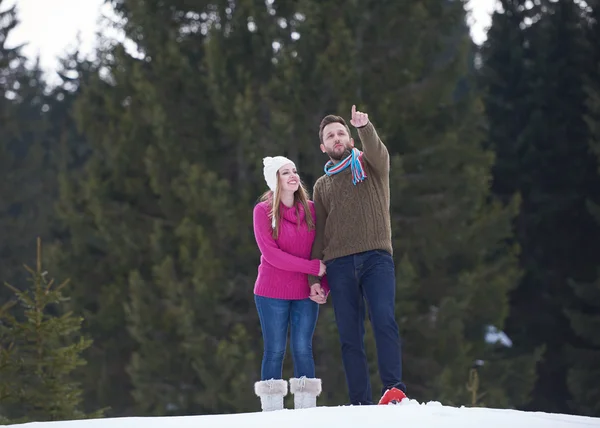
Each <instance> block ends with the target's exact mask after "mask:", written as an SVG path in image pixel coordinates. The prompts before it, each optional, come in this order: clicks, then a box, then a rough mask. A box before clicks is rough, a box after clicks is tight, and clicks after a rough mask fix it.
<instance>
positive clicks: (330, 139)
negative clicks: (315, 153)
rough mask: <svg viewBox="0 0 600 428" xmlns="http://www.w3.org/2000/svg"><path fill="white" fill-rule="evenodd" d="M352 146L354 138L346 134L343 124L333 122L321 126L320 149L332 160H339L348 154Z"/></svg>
mask: <svg viewBox="0 0 600 428" xmlns="http://www.w3.org/2000/svg"><path fill="white" fill-rule="evenodd" d="M353 147H354V140H353V139H352V138H350V135H348V130H347V129H346V127H345V126H344V125H342V124H341V123H338V122H333V123H330V124H328V125H326V126H325V127H324V128H323V141H322V142H321V150H322V151H323V153H327V155H329V158H330V159H331V160H333V161H341V160H342V159H344V158H345V157H346V156H348V155H349V154H350V150H352V148H353Z"/></svg>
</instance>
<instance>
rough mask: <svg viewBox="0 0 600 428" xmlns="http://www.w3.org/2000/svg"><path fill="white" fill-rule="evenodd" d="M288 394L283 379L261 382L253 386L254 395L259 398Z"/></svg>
mask: <svg viewBox="0 0 600 428" xmlns="http://www.w3.org/2000/svg"><path fill="white" fill-rule="evenodd" d="M287 392H288V384H287V382H286V381H285V380H283V379H269V380H261V381H259V382H256V383H255V384H254V393H255V394H256V395H257V396H259V397H262V396H265V395H281V396H285V395H286V394H287Z"/></svg>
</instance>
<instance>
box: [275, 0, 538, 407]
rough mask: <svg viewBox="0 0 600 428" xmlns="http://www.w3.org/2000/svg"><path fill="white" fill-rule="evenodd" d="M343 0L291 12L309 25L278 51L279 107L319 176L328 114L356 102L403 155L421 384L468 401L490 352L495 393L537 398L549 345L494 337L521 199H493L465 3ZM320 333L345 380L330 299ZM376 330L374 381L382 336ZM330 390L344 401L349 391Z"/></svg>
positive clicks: (325, 366)
mask: <svg viewBox="0 0 600 428" xmlns="http://www.w3.org/2000/svg"><path fill="white" fill-rule="evenodd" d="M337 10H338V6H337V5H335V4H333V3H332V2H324V1H319V2H316V1H314V2H312V1H304V2H300V3H299V6H298V9H297V10H296V13H297V14H294V15H292V16H293V17H294V19H293V20H292V21H291V22H293V29H291V30H290V31H296V32H297V33H298V34H299V37H295V38H294V37H290V38H289V39H285V40H284V41H283V42H282V45H283V49H282V51H281V53H279V54H278V55H277V56H276V59H277V60H278V61H279V64H282V68H283V69H282V71H280V74H278V75H277V78H278V81H277V82H276V83H277V85H275V87H276V88H277V89H279V90H280V91H281V94H280V93H277V94H274V97H277V95H280V96H281V98H280V99H279V98H275V100H276V101H277V104H276V106H277V107H276V108H274V109H273V110H275V111H277V112H278V116H277V117H278V119H279V122H278V123H279V124H280V125H279V126H280V129H283V130H285V134H284V135H285V136H286V137H287V138H289V139H292V138H293V140H294V141H299V142H300V143H299V145H302V146H301V147H305V148H304V149H302V150H300V151H299V152H300V153H299V158H300V159H308V160H310V161H308V162H306V163H308V168H312V170H311V172H313V171H314V173H315V176H318V175H320V172H318V171H321V170H322V165H323V163H324V161H325V160H324V159H322V160H316V162H317V163H316V164H315V165H314V166H313V162H314V161H313V160H312V159H318V158H316V157H315V155H314V153H315V152H317V145H318V141H317V137H316V135H317V134H316V131H317V127H318V123H319V120H320V119H321V118H322V117H323V116H324V115H325V114H327V113H334V114H341V115H347V113H346V112H349V111H350V106H351V105H352V104H356V105H357V106H358V108H359V109H361V110H363V111H366V112H368V113H369V117H370V118H372V120H373V121H374V124H375V126H376V127H377V128H378V130H379V132H380V135H381V137H382V139H383V141H384V142H385V143H386V144H387V146H388V148H389V150H390V153H391V154H392V171H393V172H392V179H391V183H392V207H391V210H392V219H393V235H394V247H395V254H396V261H397V270H398V275H397V279H398V280H397V284H398V316H399V317H400V325H401V329H402V333H403V343H404V359H405V369H404V371H405V378H406V382H407V384H408V385H409V392H410V395H411V396H412V397H414V398H417V399H419V400H428V399H434V400H441V401H443V402H445V403H453V404H462V403H470V396H469V391H468V390H467V389H466V388H465V387H463V385H465V383H466V381H467V379H468V375H469V370H470V368H471V366H472V364H473V362H474V361H475V360H477V359H480V358H481V359H485V360H486V364H485V365H484V367H483V368H482V369H481V370H480V376H481V380H482V381H481V390H482V391H483V392H484V393H485V394H486V395H485V400H486V404H489V405H502V406H504V405H510V406H515V405H518V404H521V403H523V402H526V401H527V398H528V397H527V396H528V392H529V390H530V387H531V384H532V382H533V370H532V369H533V367H534V363H535V360H536V359H537V358H538V355H537V354H536V353H532V354H529V355H527V354H525V355H517V356H514V357H510V358H508V357H507V356H506V355H504V354H503V353H502V352H500V351H498V350H497V349H496V348H495V347H494V346H492V345H488V344H486V343H485V339H484V337H485V332H486V330H487V328H488V326H489V325H495V326H496V327H498V328H501V327H502V326H503V321H504V319H505V317H506V314H507V309H508V301H507V296H508V292H509V291H510V290H511V289H512V288H513V287H514V286H515V285H516V284H517V282H518V278H519V274H520V272H519V269H518V266H517V259H516V249H515V248H512V246H511V244H510V243H509V244H507V243H506V241H509V240H510V238H511V236H512V234H511V220H512V218H514V216H515V215H516V212H517V207H518V200H512V201H511V200H509V202H510V203H509V205H508V206H507V207H503V206H501V205H499V204H498V203H496V202H491V203H490V202H489V201H488V200H489V198H490V192H489V181H490V169H491V167H492V163H493V155H492V153H490V152H489V151H485V150H482V149H481V143H482V137H483V135H482V133H481V129H482V127H483V118H482V115H481V101H480V100H479V99H478V96H477V94H476V93H475V87H474V83H473V82H472V76H470V75H469V72H470V71H471V70H472V66H470V65H469V63H468V61H469V60H470V59H471V58H472V57H473V48H472V46H471V45H470V43H469V40H468V35H467V29H466V28H465V27H464V24H463V23H464V10H463V9H462V5H461V4H457V3H451V2H441V1H430V2H418V3H410V4H409V3H401V2H398V3H396V4H391V3H390V4H383V3H381V2H372V3H371V2H363V3H358V4H354V5H348V6H347V7H345V8H344V13H343V14H339V13H334V12H336V11H337ZM427 28H436V30H437V31H426V30H425V29H427ZM315 52H317V54H315ZM308 82H309V83H308ZM304 85H306V86H307V87H305V86H304ZM287 138H286V139H287ZM304 141H312V143H310V145H308V144H306V143H304ZM301 170H302V166H301ZM332 339H333V340H332ZM316 340H317V343H318V346H319V350H318V351H316V355H317V361H318V363H319V364H320V365H321V366H320V367H321V370H322V372H323V378H324V384H325V385H334V386H333V387H332V389H335V390H337V391H343V390H344V383H343V382H344V380H343V373H342V372H341V369H340V367H339V365H336V364H335V361H339V352H338V350H337V349H336V348H334V347H332V345H331V343H336V341H335V328H334V327H333V321H332V316H331V313H330V312H328V310H327V308H324V309H323V310H322V311H321V315H320V321H319V327H318V329H317V339H316ZM367 341H368V342H369V345H370V351H371V353H370V355H369V360H370V362H371V367H372V369H373V372H372V373H373V384H374V388H376V386H377V385H378V383H379V380H378V379H377V376H376V375H375V370H374V369H375V364H374V360H375V359H374V352H373V350H374V347H373V346H372V345H373V343H372V337H370V336H369V337H367ZM324 399H326V400H328V401H327V402H328V403H338V404H339V403H340V402H343V401H341V400H343V399H344V397H343V394H342V395H339V394H338V395H336V394H335V393H328V394H327V396H326V398H324Z"/></svg>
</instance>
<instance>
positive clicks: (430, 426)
mask: <svg viewBox="0 0 600 428" xmlns="http://www.w3.org/2000/svg"><path fill="white" fill-rule="evenodd" d="M18 426H19V427H23V428H141V427H143V428H213V427H214V428H320V427H323V428H370V427H377V428H387V427H389V428H396V427H397V428H434V427H436V428H437V427H448V428H455V427H456V428H520V427H523V428H584V427H590V428H591V427H600V418H589V417H583V416H571V415H561V414H549V413H538V412H520V411H516V410H503V409H486V408H466V407H462V408H456V407H447V406H442V405H441V404H440V403H437V402H429V403H424V404H419V403H418V402H417V401H415V400H403V401H402V403H401V404H399V405H395V406H394V405H392V406H364V407H350V406H348V407H317V408H313V409H304V410H280V411H276V412H267V413H261V412H256V413H239V414H232V415H210V416H178V417H155V418H149V417H146V418H136V417H132V418H115V419H92V420H85V421H68V422H44V423H41V422H37V423H28V424H22V425H18Z"/></svg>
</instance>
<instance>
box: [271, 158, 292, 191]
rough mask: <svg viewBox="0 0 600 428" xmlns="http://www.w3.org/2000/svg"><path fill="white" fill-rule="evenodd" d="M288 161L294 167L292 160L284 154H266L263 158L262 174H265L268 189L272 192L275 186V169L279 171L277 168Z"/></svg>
mask: <svg viewBox="0 0 600 428" xmlns="http://www.w3.org/2000/svg"><path fill="white" fill-rule="evenodd" d="M289 163H291V164H292V165H293V166H294V168H295V167H296V164H294V162H292V161H291V160H289V159H288V158H286V157H284V156H275V157H271V156H267V157H266V158H263V165H264V168H263V174H264V176H265V181H266V182H267V186H269V189H271V190H272V191H273V192H274V191H275V189H276V188H277V171H279V168H281V167H282V166H284V165H287V164H289Z"/></svg>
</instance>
